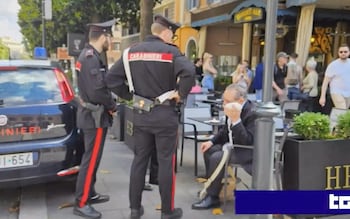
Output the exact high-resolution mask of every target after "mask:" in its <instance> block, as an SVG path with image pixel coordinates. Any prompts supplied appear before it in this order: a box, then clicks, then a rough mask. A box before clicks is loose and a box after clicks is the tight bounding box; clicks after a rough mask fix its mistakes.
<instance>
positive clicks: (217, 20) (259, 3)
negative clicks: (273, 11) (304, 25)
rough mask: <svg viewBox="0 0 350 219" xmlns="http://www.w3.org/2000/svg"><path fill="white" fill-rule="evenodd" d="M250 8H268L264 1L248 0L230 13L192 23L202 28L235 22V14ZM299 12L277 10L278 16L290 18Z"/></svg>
mask: <svg viewBox="0 0 350 219" xmlns="http://www.w3.org/2000/svg"><path fill="white" fill-rule="evenodd" d="M249 7H257V8H264V9H265V8H266V3H265V2H264V1H262V0H246V1H243V2H241V3H240V4H238V5H237V6H235V7H234V8H233V9H232V11H229V12H228V13H227V12H226V13H222V14H220V15H217V16H212V17H207V18H203V19H199V20H196V21H193V22H192V23H191V26H192V27H201V26H207V25H212V24H216V23H220V22H227V21H231V20H233V16H234V15H235V13H237V12H239V11H240V10H242V9H245V8H249ZM298 13H299V11H298V9H297V8H296V7H293V8H287V9H278V10H277V16H280V17H281V16H290V17H296V16H297V15H298Z"/></svg>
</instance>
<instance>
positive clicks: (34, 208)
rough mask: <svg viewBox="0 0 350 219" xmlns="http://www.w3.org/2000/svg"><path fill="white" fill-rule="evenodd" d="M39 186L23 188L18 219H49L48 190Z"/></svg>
mask: <svg viewBox="0 0 350 219" xmlns="http://www.w3.org/2000/svg"><path fill="white" fill-rule="evenodd" d="M45 188H46V187H45V185H43V184H39V185H35V186H30V187H22V194H21V202H20V207H19V216H18V219H38V218H40V219H47V218H48V217H47V204H46V189H45Z"/></svg>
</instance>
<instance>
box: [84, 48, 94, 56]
mask: <svg viewBox="0 0 350 219" xmlns="http://www.w3.org/2000/svg"><path fill="white" fill-rule="evenodd" d="M93 55H94V50H93V49H88V50H86V52H85V57H89V56H93Z"/></svg>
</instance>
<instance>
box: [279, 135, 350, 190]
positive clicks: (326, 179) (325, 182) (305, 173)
mask: <svg viewBox="0 0 350 219" xmlns="http://www.w3.org/2000/svg"><path fill="white" fill-rule="evenodd" d="M283 151H284V168H283V189H284V190H329V189H350V187H349V186H346V185H350V182H349V180H350V179H349V178H345V177H344V176H345V174H346V171H349V172H350V167H347V165H350V156H349V154H350V140H340V139H333V140H297V139H292V138H289V139H287V140H286V142H285V145H284V150H283ZM347 174H349V173H347ZM332 177H333V178H332ZM335 177H336V178H335ZM345 180H347V181H345Z"/></svg>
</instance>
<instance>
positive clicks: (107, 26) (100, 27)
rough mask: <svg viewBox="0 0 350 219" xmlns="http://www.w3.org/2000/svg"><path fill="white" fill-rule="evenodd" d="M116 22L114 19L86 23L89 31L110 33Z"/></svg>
mask: <svg viewBox="0 0 350 219" xmlns="http://www.w3.org/2000/svg"><path fill="white" fill-rule="evenodd" d="M115 23H116V19H113V20H110V21H106V22H103V23H90V24H87V26H88V28H89V31H90V32H100V33H110V34H111V33H112V26H113V25H114V24H115Z"/></svg>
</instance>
